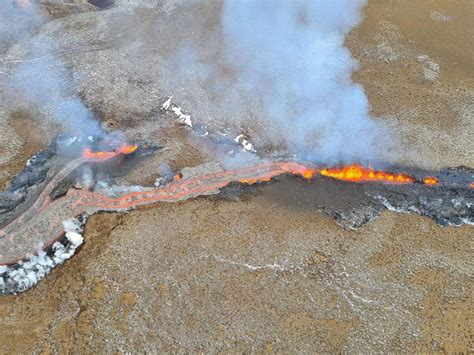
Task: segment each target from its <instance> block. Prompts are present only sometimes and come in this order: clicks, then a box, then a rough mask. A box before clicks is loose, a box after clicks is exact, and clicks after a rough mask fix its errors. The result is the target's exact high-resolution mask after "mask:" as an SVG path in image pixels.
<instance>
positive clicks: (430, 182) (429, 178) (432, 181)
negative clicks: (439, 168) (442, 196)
mask: <svg viewBox="0 0 474 355" xmlns="http://www.w3.org/2000/svg"><path fill="white" fill-rule="evenodd" d="M423 183H424V184H425V185H438V179H437V178H435V177H434V176H427V177H425V178H424V179H423Z"/></svg>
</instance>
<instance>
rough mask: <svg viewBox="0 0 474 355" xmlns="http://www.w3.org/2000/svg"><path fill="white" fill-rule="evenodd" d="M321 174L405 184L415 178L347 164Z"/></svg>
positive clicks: (338, 177)
mask: <svg viewBox="0 0 474 355" xmlns="http://www.w3.org/2000/svg"><path fill="white" fill-rule="evenodd" d="M319 173H320V174H321V175H324V176H328V177H332V178H334V179H338V180H345V181H352V182H362V181H382V182H388V183H392V184H407V183H412V182H415V178H413V177H411V176H408V175H406V174H403V173H400V174H394V173H390V172H385V171H379V170H374V169H370V168H365V167H363V166H361V165H358V164H354V165H347V166H343V167H341V168H327V169H322V170H320V171H319Z"/></svg>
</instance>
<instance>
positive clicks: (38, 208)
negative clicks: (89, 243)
mask: <svg viewBox="0 0 474 355" xmlns="http://www.w3.org/2000/svg"><path fill="white" fill-rule="evenodd" d="M137 149H138V146H135V145H131V146H123V147H121V148H119V149H117V150H115V151H104V152H94V151H92V150H88V149H86V150H85V151H84V153H83V154H82V156H81V157H80V158H78V159H75V160H73V161H71V162H70V163H69V164H67V165H66V166H65V167H64V168H63V169H62V170H61V171H59V173H57V174H56V175H55V176H54V177H53V178H52V179H51V180H50V181H49V182H48V183H47V184H46V186H45V187H44V188H43V190H42V191H41V193H40V194H39V195H38V197H37V198H36V200H35V201H34V202H33V204H32V205H31V206H30V207H29V208H28V209H27V210H26V211H25V212H23V213H22V214H21V215H19V216H17V217H16V219H14V220H12V221H11V222H10V223H9V224H7V225H6V226H4V227H3V228H2V229H1V230H0V294H2V293H4V294H5V293H15V292H20V291H23V290H25V289H27V288H29V287H32V286H33V285H34V284H36V282H37V281H39V280H40V279H41V278H43V277H44V276H45V275H46V274H47V273H48V272H49V271H50V270H51V269H52V268H53V267H54V266H56V265H58V264H60V263H62V262H63V261H64V260H65V259H67V258H68V257H70V256H71V255H72V254H73V252H74V249H75V248H76V247H77V246H78V245H80V244H81V243H82V237H81V236H80V234H79V233H78V232H79V229H76V230H75V231H73V232H70V233H69V235H71V236H72V237H71V238H69V240H66V241H64V235H65V233H66V237H67V236H68V233H67V232H68V231H67V228H66V226H67V225H66V224H65V223H64V221H66V220H70V219H72V218H76V217H78V216H84V215H85V216H87V215H91V214H93V213H96V212H98V211H127V210H129V209H132V208H135V207H137V206H141V205H146V204H152V203H157V202H175V201H179V200H185V199H189V198H193V197H196V196H200V195H209V194H214V193H218V192H219V189H221V188H223V187H226V186H227V185H229V184H230V183H232V182H240V183H242V184H254V183H257V182H265V181H269V180H271V179H272V178H274V177H275V176H278V175H282V174H292V175H298V176H301V177H303V178H305V179H312V178H313V177H314V176H315V175H316V174H320V175H322V176H327V177H330V178H334V179H338V180H346V181H351V182H359V181H376V182H385V183H389V184H413V183H415V178H413V177H410V176H408V175H406V174H394V173H389V172H383V171H376V170H372V169H368V168H364V167H362V166H359V165H352V166H346V167H342V168H327V169H319V170H317V169H314V167H313V166H311V165H309V164H304V163H297V162H263V163H260V164H257V165H254V166H251V167H246V168H242V169H238V170H224V171H219V172H216V173H210V174H207V175H203V176H198V177H193V178H186V177H184V178H178V177H176V178H175V179H174V181H172V182H169V183H168V184H166V185H164V186H163V187H160V188H150V189H148V190H145V191H140V192H132V193H127V194H124V195H122V196H119V197H116V198H111V197H108V196H105V195H102V194H99V193H96V192H93V191H88V190H85V189H76V188H71V189H69V190H68V192H67V193H66V194H65V195H64V196H61V197H59V198H56V199H52V197H51V196H52V192H53V191H54V189H55V188H56V187H57V186H58V185H59V184H60V183H61V182H62V181H63V180H64V179H65V178H66V177H68V176H69V175H70V174H71V173H72V172H73V171H75V170H77V169H79V168H80V167H81V166H82V165H84V164H97V163H101V162H104V161H111V160H112V159H120V158H119V157H123V156H127V155H130V154H133V153H134V152H135V151H136V150H137ZM418 183H419V184H424V185H428V186H433V185H437V184H438V181H437V179H436V178H434V177H426V178H425V179H424V180H423V181H418ZM61 253H62V254H61Z"/></svg>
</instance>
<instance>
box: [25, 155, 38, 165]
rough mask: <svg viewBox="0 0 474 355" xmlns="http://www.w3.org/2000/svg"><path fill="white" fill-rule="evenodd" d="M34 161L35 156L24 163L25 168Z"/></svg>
mask: <svg viewBox="0 0 474 355" xmlns="http://www.w3.org/2000/svg"><path fill="white" fill-rule="evenodd" d="M35 159H36V155H33V156H32V157H31V158H30V159H28V160H27V161H26V166H30V165H31V163H32V162H34V161H35Z"/></svg>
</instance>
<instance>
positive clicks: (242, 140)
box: [234, 134, 257, 153]
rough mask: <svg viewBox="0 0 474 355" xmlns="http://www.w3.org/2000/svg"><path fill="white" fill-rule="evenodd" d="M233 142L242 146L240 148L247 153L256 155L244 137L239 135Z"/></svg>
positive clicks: (251, 145)
mask: <svg viewBox="0 0 474 355" xmlns="http://www.w3.org/2000/svg"><path fill="white" fill-rule="evenodd" d="M234 141H235V142H236V143H237V144H239V145H240V146H242V148H243V149H244V150H245V151H247V152H252V153H256V152H257V151H256V150H255V148H254V147H253V144H252V143H251V142H250V141H249V140H247V139H246V138H245V135H243V134H239V135H238V136H237V137H235V138H234Z"/></svg>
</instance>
